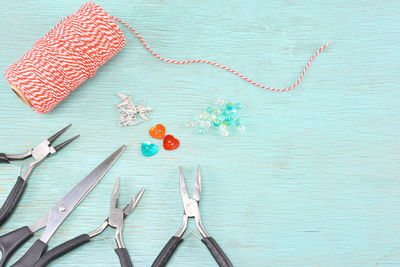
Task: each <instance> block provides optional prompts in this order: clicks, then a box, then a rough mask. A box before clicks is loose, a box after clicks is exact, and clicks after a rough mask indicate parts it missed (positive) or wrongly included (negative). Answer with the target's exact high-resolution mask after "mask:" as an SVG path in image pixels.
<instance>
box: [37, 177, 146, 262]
mask: <svg viewBox="0 0 400 267" xmlns="http://www.w3.org/2000/svg"><path fill="white" fill-rule="evenodd" d="M118 189H119V178H117V180H116V182H115V186H114V190H113V193H112V195H111V202H110V215H109V217H108V218H107V219H105V220H104V222H103V223H102V224H101V226H100V227H99V228H97V229H96V230H94V231H92V232H90V233H88V234H82V235H80V236H77V237H75V238H73V239H71V240H68V241H66V242H64V243H62V244H61V245H58V246H57V247H55V248H53V249H51V250H49V251H47V252H46V253H45V254H43V256H42V257H41V258H40V259H39V260H38V261H37V262H36V264H35V267H44V266H47V265H48V264H49V263H50V262H52V261H53V260H55V259H57V258H59V257H61V256H63V255H65V254H67V253H68V252H70V251H72V250H74V249H75V248H77V247H80V246H81V245H83V244H86V243H88V242H89V241H90V240H91V238H93V237H95V236H97V235H99V234H101V233H102V232H103V231H104V230H105V229H106V228H107V226H110V227H112V228H115V229H116V231H115V241H116V243H117V247H118V248H116V249H115V253H117V255H118V258H119V261H120V264H121V267H132V266H133V265H132V261H131V259H130V257H129V254H128V250H127V249H126V248H125V245H124V242H123V241H122V226H123V222H124V219H125V218H126V217H127V216H128V215H129V214H130V213H131V212H132V211H133V209H134V208H135V207H136V205H137V204H138V203H139V200H140V198H141V197H142V195H143V192H144V189H145V187H143V188H142V189H141V190H140V191H139V193H137V194H136V196H135V197H134V198H133V199H132V200H131V201H130V202H129V203H128V204H127V205H126V206H125V208H124V209H118V208H117V205H118Z"/></svg>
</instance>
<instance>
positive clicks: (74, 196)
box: [40, 145, 126, 243]
mask: <svg viewBox="0 0 400 267" xmlns="http://www.w3.org/2000/svg"><path fill="white" fill-rule="evenodd" d="M125 148H126V146H125V145H123V146H121V147H120V148H119V149H117V150H116V151H115V152H114V153H113V154H111V155H110V156H109V157H108V158H107V159H106V160H105V161H103V163H101V164H100V165H99V166H97V167H96V168H95V169H94V170H93V171H92V172H91V173H90V174H89V175H88V176H86V177H85V178H84V179H83V180H82V181H80V182H79V184H77V185H76V186H75V187H74V188H73V189H72V190H71V191H69V193H68V194H66V195H65V196H64V197H63V198H62V199H61V200H60V201H58V202H57V204H56V205H55V206H54V207H53V208H52V209H51V211H50V214H49V220H48V222H47V226H46V228H45V229H44V231H43V234H42V236H41V237H40V240H42V241H43V242H44V243H47V241H48V240H49V239H50V238H51V236H52V235H53V234H54V232H55V231H56V230H57V229H58V227H59V226H60V225H61V223H62V222H63V221H64V220H65V219H66V218H67V217H68V215H69V214H70V213H71V212H72V211H73V210H74V209H75V208H76V207H77V206H78V205H79V203H80V202H81V201H82V200H83V199H84V198H85V197H86V196H87V194H89V192H90V191H91V190H92V189H93V188H94V187H95V186H96V184H97V183H98V182H99V181H100V179H101V178H102V177H103V176H104V175H105V174H106V172H107V171H108V170H109V169H110V167H111V166H112V165H113V164H114V163H115V161H116V160H117V159H118V158H119V156H120V155H121V154H122V152H123V151H124V150H125Z"/></svg>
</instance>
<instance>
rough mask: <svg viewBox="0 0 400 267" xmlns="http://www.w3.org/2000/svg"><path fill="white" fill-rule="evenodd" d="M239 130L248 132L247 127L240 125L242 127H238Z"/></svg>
mask: <svg viewBox="0 0 400 267" xmlns="http://www.w3.org/2000/svg"><path fill="white" fill-rule="evenodd" d="M238 130H239V132H241V133H244V131H246V126H244V125H240V126H239V127H238Z"/></svg>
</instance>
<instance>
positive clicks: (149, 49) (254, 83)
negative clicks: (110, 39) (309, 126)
mask: <svg viewBox="0 0 400 267" xmlns="http://www.w3.org/2000/svg"><path fill="white" fill-rule="evenodd" d="M112 18H113V19H114V20H116V21H118V22H120V23H121V24H123V25H125V26H126V27H127V28H128V29H130V30H131V31H132V32H133V33H134V34H135V35H136V36H137V37H138V38H139V40H140V42H141V43H142V44H143V46H144V47H145V48H146V49H147V50H148V51H149V52H150V53H151V54H152V55H153V56H155V57H156V58H158V59H159V60H161V61H164V62H167V63H172V64H191V63H205V64H209V65H213V66H216V67H218V68H221V69H224V70H227V71H229V72H231V73H233V74H235V75H236V76H239V77H240V78H242V79H243V80H245V81H247V82H249V83H251V84H253V85H255V86H258V87H260V88H263V89H268V90H271V91H277V92H285V91H290V90H292V89H293V88H295V87H296V86H297V85H299V83H300V81H301V80H302V79H303V77H304V74H305V73H306V71H307V70H308V67H309V66H310V64H311V62H313V61H314V59H315V58H316V57H317V56H318V55H319V54H320V53H321V52H322V51H323V50H324V49H325V48H327V47H328V45H329V43H326V44H324V45H323V46H322V47H321V48H320V49H318V51H317V52H315V54H314V55H313V56H312V57H311V58H310V60H309V61H308V62H307V64H306V66H305V67H304V69H303V71H302V72H301V74H300V77H299V78H298V79H297V81H296V82H295V83H293V85H292V86H290V87H287V88H283V89H276V88H272V87H269V86H265V85H262V84H260V83H257V82H255V81H253V80H251V79H250V78H248V77H246V76H244V75H243V74H241V73H239V72H237V71H235V70H233V69H231V68H229V67H227V66H224V65H221V64H218V63H216V62H213V61H208V60H203V59H195V60H181V61H179V60H171V59H166V58H164V57H162V56H160V55H159V54H157V53H156V52H154V51H153V50H152V49H151V48H150V47H149V46H148V44H147V43H146V41H145V40H144V39H143V38H142V36H141V35H140V34H139V33H138V32H137V31H136V30H135V29H134V28H133V27H131V26H130V25H129V24H128V23H126V22H124V21H123V20H121V19H119V18H116V17H112Z"/></svg>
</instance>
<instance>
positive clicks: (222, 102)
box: [217, 98, 225, 106]
mask: <svg viewBox="0 0 400 267" xmlns="http://www.w3.org/2000/svg"><path fill="white" fill-rule="evenodd" d="M224 103H225V101H224V100H223V99H222V98H218V100H217V105H219V106H223V105H224Z"/></svg>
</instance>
